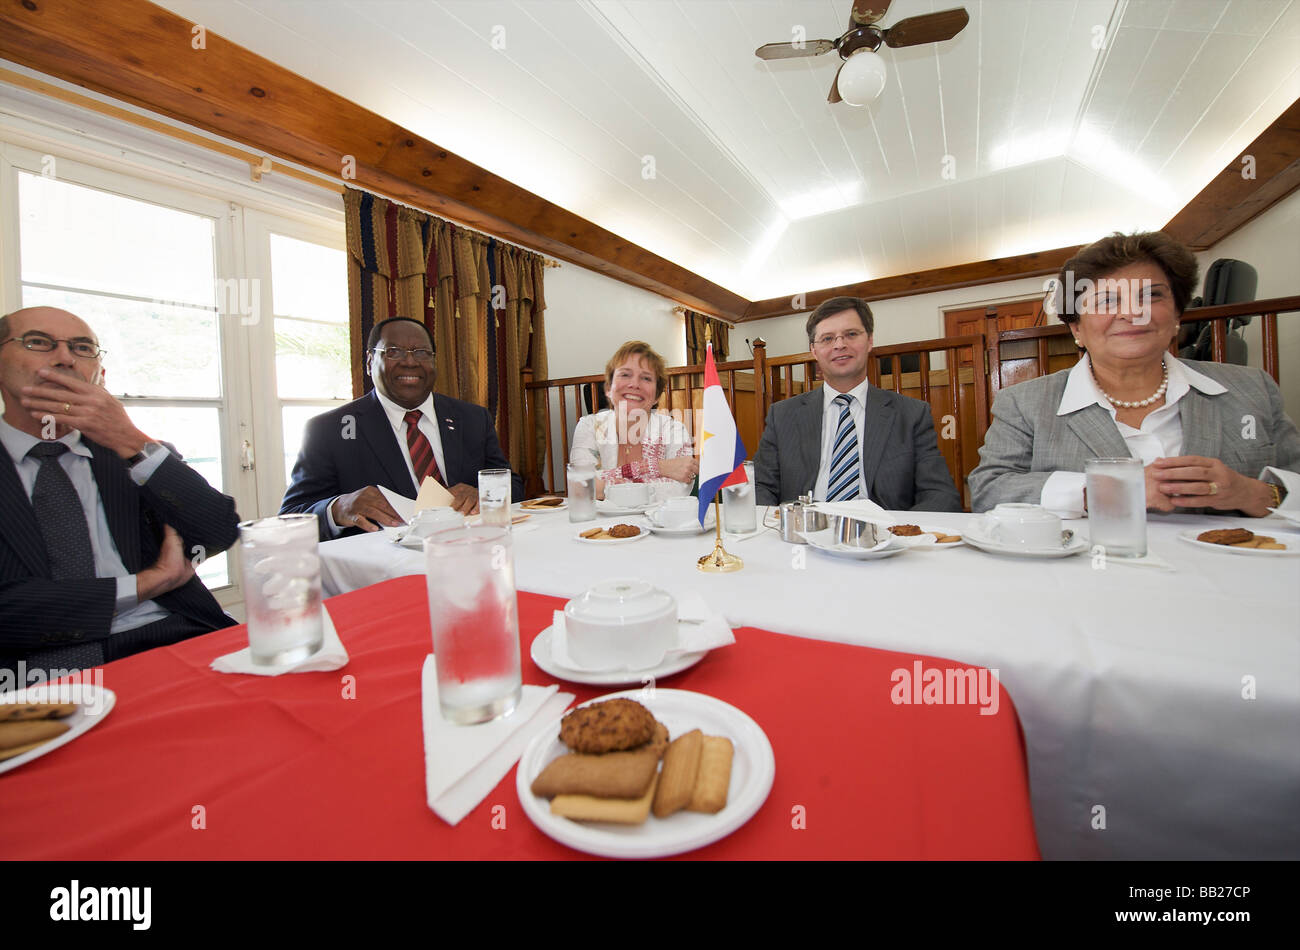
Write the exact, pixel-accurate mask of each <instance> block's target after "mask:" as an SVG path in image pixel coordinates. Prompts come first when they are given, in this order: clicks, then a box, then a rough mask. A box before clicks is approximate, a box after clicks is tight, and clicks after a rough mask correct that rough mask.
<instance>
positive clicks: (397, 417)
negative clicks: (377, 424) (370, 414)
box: [375, 386, 438, 431]
mask: <svg viewBox="0 0 1300 950" xmlns="http://www.w3.org/2000/svg"><path fill="white" fill-rule="evenodd" d="M375 395H376V396H378V397H379V405H381V406H383V407H384V413H385V414H386V415H387V416H388V421H389V422H391V423H392V424H393V430H394V431H400V430H401V427H402V423H404V422H405V421H406V414H407V413H408V412H410V410H409V409H403V408H402V407H401V406H399V405H398V404H397V403H395V402H393V401H392V400H391V399H389V398H388V397H387V396H385V395H384V394H383V393H381V392H380V391H379V387H378V386H376V387H375ZM415 408H416V409H419V410H420V412H422V413H424V415H425V416H426V417H427V418H429V419H432V420H433V422H434V424H435V425H436V424H437V422H438V420H437V418H436V417H435V416H434V414H433V393H429V395H427V396H425V397H424V402H422V403H420V404H419V405H418V406H416V407H415Z"/></svg>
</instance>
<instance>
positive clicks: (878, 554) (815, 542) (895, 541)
mask: <svg viewBox="0 0 1300 950" xmlns="http://www.w3.org/2000/svg"><path fill="white" fill-rule="evenodd" d="M833 530H834V529H832V528H823V529H822V530H821V531H812V532H808V533H806V534H804V535H803V539H804V540H805V541H807V542H808V546H809V547H811V548H815V549H816V550H818V551H821V552H822V553H823V554H829V555H830V556H831V557H842V558H847V559H848V560H850V561H874V560H878V559H880V558H884V557H893V556H894V555H896V554H902V553H903V552H904V551H906V550H907V545H906V544H903V543H902V542H901V540H900V539H899V538H898V536H897V535H892V534H891V535H890V536H889V537H888V538H886V539H885V540H884V541H881V542H880V543H879V544H877V545H876V546H875V547H874V548H855V547H850V546H849V545H847V544H844V545H841V544H825V543H823V541H822V539H821V538H819V537H818V535H821V534H825V535H827V536H829V535H831V534H832V533H833Z"/></svg>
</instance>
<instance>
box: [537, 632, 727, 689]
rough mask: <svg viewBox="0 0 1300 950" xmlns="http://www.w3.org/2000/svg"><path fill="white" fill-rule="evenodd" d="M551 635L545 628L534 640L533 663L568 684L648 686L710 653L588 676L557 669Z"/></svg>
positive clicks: (589, 674)
mask: <svg viewBox="0 0 1300 950" xmlns="http://www.w3.org/2000/svg"><path fill="white" fill-rule="evenodd" d="M553 632H554V628H553V627H547V628H546V629H545V630H543V631H542V632H541V633H539V634H538V635H537V636H536V637H534V638H533V645H532V648H531V649H530V650H529V655H530V656H531V657H532V658H533V662H534V663H536V664H537V666H538V667H539V668H540V669H541V670H543V671H544V672H546V673H550V674H551V675H552V676H557V677H559V678H560V679H562V680H568V681H569V682H570V683H586V684H587V685H589V686H623V685H625V684H630V683H647V682H649V681H650V680H651V679H662V678H663V677H665V676H672V675H673V674H674V673H680V672H681V671H682V670H688V669H690V668H691V667H692V666H694V665H695V664H696V663H698V662H700V660H702V659H704V656H705V654H707V653H708V652H709V651H708V650H700V651H699V652H697V653H682V654H679V655H678V656H675V657H673V658H672V659H667V660H664V661H663V662H662V663H660V664H659V665H658V666H652V667H650V668H649V669H645V670H612V671H608V672H603V673H589V672H587V671H585V670H571V669H569V668H568V667H567V666H560V664H558V663H556V662H555V660H554V659H553V658H552V656H551V635H552V633H553Z"/></svg>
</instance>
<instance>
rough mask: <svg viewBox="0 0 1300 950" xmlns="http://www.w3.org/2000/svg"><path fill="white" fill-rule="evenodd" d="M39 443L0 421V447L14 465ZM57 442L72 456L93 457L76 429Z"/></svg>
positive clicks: (34, 437)
mask: <svg viewBox="0 0 1300 950" xmlns="http://www.w3.org/2000/svg"><path fill="white" fill-rule="evenodd" d="M40 441H43V440H41V439H38V438H36V436H34V435H28V434H27V433H26V432H24V431H22V430H21V429H16V428H14V427H13V426H11V425H10V424H9V423H8V422H5V420H4V419H0V445H3V446H4V447H5V451H6V452H8V453H9V455H10V457H11V458H12V459H13V460H14V464H15V465H17V464H18V463H19V462H21V461H22V460H23V459H24V458H26V457H27V453H28V452H30V451H31V450H32V446H33V445H35V444H36V443H37V442H40ZM59 441H60V442H62V443H63V444H64V445H66V446H67V447H68V451H69V452H72V453H73V454H74V455H81V456H84V457H85V458H93V457H94V456H93V454H92V453H91V451H90V449H89V448H88V447H87V446H86V444H85V443H84V442H82V441H81V432H80V431H79V430H77V429H73V430H72V431H70V432H69V433H68V434H67V435H65V436H64V437H63V438H61V439H59Z"/></svg>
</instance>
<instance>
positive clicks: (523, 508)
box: [515, 495, 569, 514]
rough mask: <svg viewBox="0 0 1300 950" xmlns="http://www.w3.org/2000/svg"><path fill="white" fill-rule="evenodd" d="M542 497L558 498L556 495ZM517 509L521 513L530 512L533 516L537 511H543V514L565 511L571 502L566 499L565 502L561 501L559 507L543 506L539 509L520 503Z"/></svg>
mask: <svg viewBox="0 0 1300 950" xmlns="http://www.w3.org/2000/svg"><path fill="white" fill-rule="evenodd" d="M542 497H543V498H555V497H556V496H555V495H543V496H542ZM515 507H516V508H517V509H519V510H520V511H525V512H528V513H529V514H532V513H533V512H535V511H543V512H545V511H563V510H564V509H566V508H568V507H569V500H568V499H567V498H566V499H564V500H563V501H561V502H560V503H559V504H558V505H541V506H538V507H534V506H533V505H529V504H527V503H525V502H520V503H519V504H517V505H515Z"/></svg>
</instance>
